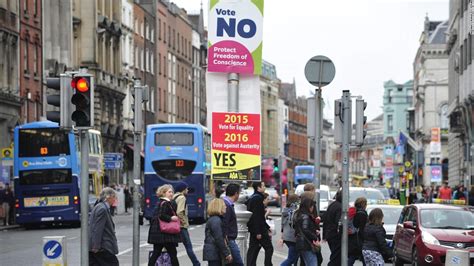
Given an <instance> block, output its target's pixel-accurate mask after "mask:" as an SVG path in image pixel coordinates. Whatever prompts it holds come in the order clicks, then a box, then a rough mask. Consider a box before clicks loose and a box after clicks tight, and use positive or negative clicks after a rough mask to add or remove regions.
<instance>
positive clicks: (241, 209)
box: [234, 203, 252, 265]
mask: <svg viewBox="0 0 474 266" xmlns="http://www.w3.org/2000/svg"><path fill="white" fill-rule="evenodd" d="M234 208H235V215H236V216H237V226H238V234H237V239H236V242H237V244H238V245H239V249H240V255H241V257H242V260H243V261H244V265H247V243H248V238H249V230H248V228H247V222H248V221H249V219H250V216H251V215H252V213H251V212H249V211H247V206H245V205H244V204H239V203H235V205H234Z"/></svg>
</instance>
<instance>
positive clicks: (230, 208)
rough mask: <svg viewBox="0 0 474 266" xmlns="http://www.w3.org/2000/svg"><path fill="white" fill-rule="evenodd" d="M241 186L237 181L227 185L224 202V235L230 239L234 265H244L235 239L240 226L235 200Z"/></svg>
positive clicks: (237, 197)
mask: <svg viewBox="0 0 474 266" xmlns="http://www.w3.org/2000/svg"><path fill="white" fill-rule="evenodd" d="M239 193H240V186H239V185H238V184H235V183H231V184H229V185H227V188H226V189H225V195H226V196H225V197H224V203H225V206H226V208H227V209H226V212H225V214H224V219H223V223H224V224H225V226H224V235H225V236H227V240H228V241H229V243H228V245H229V249H230V252H231V253H232V265H235V266H244V262H243V261H242V257H241V256H240V249H239V245H237V242H235V239H237V234H238V228H237V216H236V215H235V209H234V202H236V201H237V200H238V199H239Z"/></svg>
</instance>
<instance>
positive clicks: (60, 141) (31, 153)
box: [18, 128, 70, 157]
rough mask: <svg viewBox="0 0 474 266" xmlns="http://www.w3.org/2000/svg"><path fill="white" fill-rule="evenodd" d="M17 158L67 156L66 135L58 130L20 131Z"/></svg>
mask: <svg viewBox="0 0 474 266" xmlns="http://www.w3.org/2000/svg"><path fill="white" fill-rule="evenodd" d="M18 143H19V148H18V156H19V157H43V156H59V155H69V154H70V152H69V140H68V133H67V132H65V131H61V130H60V129H59V128H37V129H22V130H20V131H19V142H18Z"/></svg>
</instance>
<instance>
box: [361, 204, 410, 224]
mask: <svg viewBox="0 0 474 266" xmlns="http://www.w3.org/2000/svg"><path fill="white" fill-rule="evenodd" d="M372 209H373V208H370V207H368V208H367V213H368V214H369V213H370V211H371V210H372ZM381 209H382V211H383V222H384V223H385V224H397V223H398V219H399V218H400V213H401V212H402V208H381Z"/></svg>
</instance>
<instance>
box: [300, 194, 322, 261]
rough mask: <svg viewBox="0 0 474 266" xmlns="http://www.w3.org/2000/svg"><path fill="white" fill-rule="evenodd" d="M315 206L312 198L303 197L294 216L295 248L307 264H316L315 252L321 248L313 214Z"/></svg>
mask: <svg viewBox="0 0 474 266" xmlns="http://www.w3.org/2000/svg"><path fill="white" fill-rule="evenodd" d="M315 208H316V204H315V202H314V198H309V197H305V198H303V199H301V204H300V207H299V209H298V210H297V211H296V217H295V220H296V224H295V233H296V250H297V251H298V252H299V253H300V254H301V256H302V257H303V260H304V263H305V265H308V266H310V265H311V266H312V265H314V266H316V265H318V256H317V253H318V252H319V251H320V250H321V244H320V239H319V231H318V230H317V223H316V217H315V216H314V209H315Z"/></svg>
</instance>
